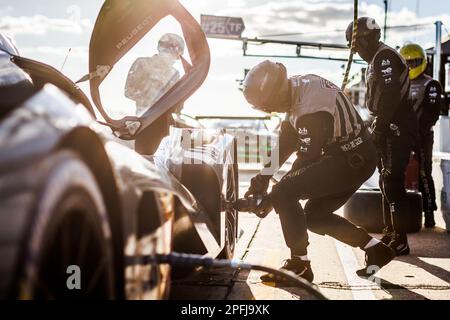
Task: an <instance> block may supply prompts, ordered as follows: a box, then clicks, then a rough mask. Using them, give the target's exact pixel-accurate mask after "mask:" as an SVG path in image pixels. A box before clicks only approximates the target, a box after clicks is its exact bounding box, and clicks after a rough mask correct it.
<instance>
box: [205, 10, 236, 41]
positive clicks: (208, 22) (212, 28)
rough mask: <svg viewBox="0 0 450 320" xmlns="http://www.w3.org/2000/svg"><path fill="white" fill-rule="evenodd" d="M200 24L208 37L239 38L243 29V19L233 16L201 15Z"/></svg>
mask: <svg viewBox="0 0 450 320" xmlns="http://www.w3.org/2000/svg"><path fill="white" fill-rule="evenodd" d="M201 25H202V29H203V32H205V34H206V35H207V36H208V37H210V38H225V39H240V38H241V35H242V32H244V30H245V25H244V20H242V18H235V17H219V16H210V15H201Z"/></svg>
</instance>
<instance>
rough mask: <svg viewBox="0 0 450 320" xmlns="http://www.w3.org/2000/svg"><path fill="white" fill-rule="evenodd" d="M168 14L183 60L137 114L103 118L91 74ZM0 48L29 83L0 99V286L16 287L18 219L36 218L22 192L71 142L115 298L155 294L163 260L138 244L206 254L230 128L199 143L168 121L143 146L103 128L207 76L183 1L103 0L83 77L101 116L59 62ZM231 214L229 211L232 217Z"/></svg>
mask: <svg viewBox="0 0 450 320" xmlns="http://www.w3.org/2000/svg"><path fill="white" fill-rule="evenodd" d="M118 15H120V17H121V19H119V20H118V19H117V17H118ZM167 15H172V16H173V17H175V18H176V19H177V21H179V22H180V24H181V26H182V28H183V33H184V37H185V39H186V44H187V47H188V49H189V53H190V56H191V63H192V64H191V66H190V69H189V71H188V72H186V74H185V76H184V77H183V78H182V79H181V80H180V81H179V82H178V83H177V84H176V85H175V86H174V87H173V88H171V89H170V90H169V91H168V92H167V93H166V94H165V95H164V96H162V97H161V98H160V99H159V101H158V102H157V103H156V104H155V105H154V106H153V108H151V110H149V111H148V112H147V113H145V114H144V115H143V116H142V117H140V118H137V117H126V118H124V119H121V120H114V119H111V118H110V117H109V116H108V114H107V113H106V112H105V110H104V109H103V106H102V102H101V97H100V94H99V91H98V86H99V84H100V83H101V81H102V80H103V79H104V77H105V76H106V75H107V73H108V72H106V73H101V74H100V75H99V74H98V70H106V69H104V68H103V69H102V66H103V67H105V66H107V70H111V69H112V68H113V67H114V64H115V63H116V62H117V61H119V60H120V58H121V57H123V55H124V54H125V53H126V51H127V50H129V49H130V48H132V47H133V46H134V45H135V44H136V43H137V42H138V41H139V39H140V38H141V37H142V36H143V35H144V34H145V33H146V32H148V31H149V30H150V29H151V28H152V26H153V25H154V24H155V23H156V22H157V21H158V20H159V19H161V18H163V17H165V16H167ZM136 28H137V29H136ZM111 34H113V35H115V36H114V37H112V36H111ZM130 35H131V36H130ZM117 39H119V41H118V40H117ZM124 39H125V40H124ZM0 52H1V57H2V61H4V62H5V64H6V67H8V68H13V69H14V70H13V71H12V73H16V74H20V73H22V72H25V73H26V74H28V75H29V76H30V78H31V80H32V81H33V84H34V91H33V93H32V94H30V96H26V97H23V100H24V101H20V102H17V103H16V105H14V106H13V107H10V106H8V107H9V108H10V109H8V110H7V111H6V112H5V115H3V114H2V118H1V119H0V121H1V122H0V261H1V263H0V266H1V267H0V297H2V298H5V297H13V298H17V297H19V298H26V296H25V297H21V296H19V288H18V287H19V284H20V279H21V275H22V273H23V271H24V270H25V269H26V263H27V261H26V260H27V259H26V255H25V253H24V251H25V248H26V247H27V246H29V245H30V244H29V243H28V236H29V235H28V231H29V229H30V228H31V226H32V225H33V223H35V221H34V218H35V217H34V216H33V215H34V213H35V210H34V208H33V204H34V203H35V202H36V198H38V197H39V196H40V195H39V190H40V187H41V185H42V184H43V183H44V182H45V180H46V178H47V177H48V175H49V174H50V173H51V170H52V166H51V163H49V161H48V159H49V155H51V154H54V153H56V152H58V151H60V150H72V151H74V152H76V153H77V154H78V155H79V156H80V157H81V159H82V160H83V162H85V163H86V164H87V166H88V167H89V169H90V170H91V172H92V173H93V175H94V176H95V178H96V181H97V182H98V185H99V187H100V189H101V193H102V197H103V199H104V201H105V204H106V206H107V211H108V218H109V224H110V226H111V230H112V237H113V246H114V248H113V250H114V257H115V259H114V268H115V270H116V275H117V279H116V283H115V285H116V292H117V297H118V298H130V299H137V298H153V299H155V298H162V297H163V293H162V292H164V291H165V288H164V286H167V285H168V281H169V277H170V268H169V267H167V266H154V265H142V260H141V259H140V258H141V257H142V256H148V255H151V254H155V253H158V254H168V253H170V252H171V251H172V250H177V251H180V252H186V253H191V252H192V253H201V254H204V255H208V256H213V257H215V256H217V255H218V254H219V253H220V252H221V251H222V250H223V249H224V246H225V242H226V232H225V224H226V217H225V215H226V213H225V208H226V205H227V201H232V200H230V193H229V192H228V190H227V187H228V184H227V182H228V181H229V180H230V175H232V173H233V170H234V169H236V167H235V165H234V164H233V157H234V156H233V152H234V150H235V143H234V140H233V138H232V137H230V136H228V135H224V134H209V135H207V136H205V138H204V139H205V140H202V141H204V143H202V144H201V145H198V146H193V147H190V148H187V147H185V145H183V143H182V140H181V139H182V137H183V136H184V137H186V136H191V135H192V134H195V132H194V131H192V130H189V129H175V128H174V129H173V130H172V134H171V136H170V137H168V138H167V139H166V142H167V143H166V147H167V146H168V147H169V148H166V149H161V150H159V152H158V154H157V155H154V156H143V155H140V154H138V153H136V152H135V151H134V150H131V149H129V148H127V147H125V146H123V145H122V144H120V143H118V142H117V139H115V138H114V137H113V136H112V134H111V128H112V129H113V131H114V132H115V133H116V135H117V136H119V137H120V138H122V139H129V140H132V139H134V138H135V137H136V136H137V135H138V134H139V133H140V132H141V131H142V130H144V129H145V128H146V127H147V126H148V125H149V124H151V123H153V122H154V121H157V120H158V118H159V117H160V116H161V115H163V114H164V113H166V112H168V110H170V109H171V108H172V107H173V106H174V105H176V104H178V103H181V102H184V100H186V99H187V98H188V97H189V96H190V95H191V94H192V93H193V92H194V91H195V90H196V89H197V88H198V87H199V86H200V85H201V83H202V82H203V81H204V79H205V78H206V75H207V73H208V70H209V62H210V61H209V49H208V45H207V42H206V38H205V36H204V34H203V32H202V31H201V28H200V26H199V25H198V23H197V22H196V21H195V19H194V18H193V17H192V16H191V15H190V14H189V13H188V12H187V11H186V9H184V7H182V6H181V5H180V4H179V3H178V2H177V1H175V0H170V1H166V0H165V1H161V0H146V1H144V0H134V1H115V0H107V1H105V4H104V5H103V7H102V9H101V12H100V14H99V17H98V20H97V23H96V26H95V28H94V32H93V34H92V39H91V45H90V70H89V75H88V79H89V80H90V86H91V95H92V100H93V102H94V105H95V108H97V110H98V111H99V112H100V114H101V115H102V116H103V119H104V120H106V124H107V125H108V126H109V128H108V127H106V126H104V125H101V124H99V123H98V122H96V118H95V112H94V106H92V105H91V103H90V100H89V99H88V98H87V97H86V95H85V94H84V93H83V92H82V91H81V90H80V89H79V88H78V87H77V85H75V84H74V83H73V82H72V81H71V80H69V79H68V78H67V77H65V76H64V75H63V74H61V73H60V72H58V71H57V70H55V69H54V68H52V67H50V66H48V65H45V64H43V63H40V62H37V61H33V60H30V59H26V58H23V57H20V56H19V54H18V52H17V50H16V49H15V47H14V46H13V44H12V42H10V41H9V40H8V39H7V38H6V37H2V38H1V42H0ZM99 67H100V69H99ZM0 78H2V75H1V74H0ZM1 80H4V79H1ZM1 83H3V81H1ZM2 107H3V106H2ZM130 122H131V123H136V122H138V123H139V128H138V130H130V125H129V124H130ZM198 174H201V175H202V176H203V178H204V179H203V180H202V181H201V183H199V181H197V180H196V179H195V176H197V175H198ZM234 183H236V181H234ZM227 192H228V193H227ZM233 196H236V195H235V194H234V195H233ZM142 207H144V208H145V210H142ZM149 213H150V214H149ZM236 224H237V216H236V217H235V225H233V227H234V228H236ZM155 226H156V227H155ZM234 234H235V233H234ZM147 263H148V262H147Z"/></svg>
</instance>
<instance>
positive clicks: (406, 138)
mask: <svg viewBox="0 0 450 320" xmlns="http://www.w3.org/2000/svg"><path fill="white" fill-rule="evenodd" d="M352 34H353V23H351V24H350V25H349V26H348V28H347V31H346V37H347V41H349V42H350V41H351V39H352ZM380 35H381V29H380V27H379V26H378V24H377V23H376V22H375V20H374V19H372V18H367V17H362V18H359V19H358V31H357V37H356V45H355V48H354V50H355V51H356V52H357V53H358V54H359V55H360V56H361V58H363V59H364V60H365V61H366V62H368V63H369V67H368V69H367V77H366V78H367V96H366V104H367V107H368V109H369V110H370V111H371V112H372V114H373V115H374V116H375V121H374V123H373V125H372V129H373V134H372V136H373V141H374V143H375V146H376V148H377V153H378V171H379V172H380V188H381V190H382V192H383V197H382V198H383V200H382V201H383V203H382V205H383V217H384V218H383V220H384V225H385V229H384V230H383V234H384V236H383V238H382V239H381V241H382V242H383V243H385V244H388V245H389V246H390V247H391V248H392V249H394V250H395V251H396V253H397V255H406V254H409V246H408V240H407V236H406V232H407V230H406V226H405V225H406V224H405V220H406V219H408V213H409V212H408V211H409V204H408V200H407V194H406V190H405V186H404V181H405V170H406V167H407V165H408V162H409V159H410V155H411V151H412V149H413V146H414V143H415V140H416V138H415V137H416V132H417V120H416V116H415V114H414V111H413V109H412V105H411V102H410V99H409V89H410V80H409V76H408V75H409V72H408V71H409V70H408V66H407V65H406V62H405V60H404V59H403V57H402V56H400V55H399V54H398V53H397V51H395V50H394V49H392V48H391V47H388V46H387V45H385V44H384V43H382V42H381V41H380Z"/></svg>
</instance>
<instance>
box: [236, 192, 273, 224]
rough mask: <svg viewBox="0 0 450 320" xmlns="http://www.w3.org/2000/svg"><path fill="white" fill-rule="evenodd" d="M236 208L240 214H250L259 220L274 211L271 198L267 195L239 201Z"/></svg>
mask: <svg viewBox="0 0 450 320" xmlns="http://www.w3.org/2000/svg"><path fill="white" fill-rule="evenodd" d="M235 208H236V210H238V211H240V212H250V213H253V214H255V215H256V216H258V217H259V218H265V217H267V215H268V214H269V213H270V211H272V209H273V206H272V202H271V201H270V196H269V195H267V194H266V195H255V196H252V197H248V198H241V199H238V200H237V201H236V204H235Z"/></svg>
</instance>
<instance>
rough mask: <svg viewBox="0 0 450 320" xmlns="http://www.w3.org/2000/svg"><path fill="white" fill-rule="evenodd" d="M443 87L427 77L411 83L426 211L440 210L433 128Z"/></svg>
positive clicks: (421, 186)
mask: <svg viewBox="0 0 450 320" xmlns="http://www.w3.org/2000/svg"><path fill="white" fill-rule="evenodd" d="M441 94H442V88H441V85H440V84H439V82H438V81H436V80H433V78H431V77H430V76H428V75H426V74H424V73H423V74H422V75H420V76H419V77H418V78H416V79H414V80H412V81H411V91H410V95H411V100H412V103H413V109H414V111H415V113H416V115H417V119H418V122H419V137H418V138H419V139H418V143H417V145H416V146H415V148H414V149H415V150H414V151H415V153H416V155H417V156H418V159H419V168H420V176H419V178H420V180H419V189H420V192H421V193H422V200H423V211H425V212H430V213H431V212H433V211H435V210H437V206H436V191H435V187H434V181H433V176H432V164H433V143H434V133H433V126H434V125H435V124H436V121H437V120H438V119H439V113H440V108H441V100H442V99H441Z"/></svg>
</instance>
